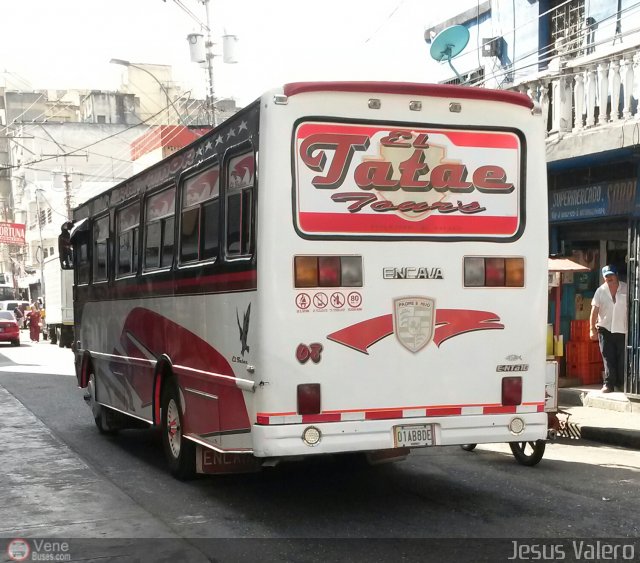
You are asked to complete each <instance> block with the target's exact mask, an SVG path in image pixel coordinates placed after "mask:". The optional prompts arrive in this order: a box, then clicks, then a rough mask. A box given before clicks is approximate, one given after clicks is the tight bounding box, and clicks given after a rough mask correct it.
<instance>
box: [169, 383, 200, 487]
mask: <svg viewBox="0 0 640 563" xmlns="http://www.w3.org/2000/svg"><path fill="white" fill-rule="evenodd" d="M183 431H184V423H183V418H182V409H181V408H180V394H179V393H178V386H177V384H176V382H175V380H173V379H169V380H167V382H166V383H165V385H164V389H163V392H162V444H163V446H164V453H165V456H166V458H167V462H168V463H169V471H170V472H171V474H172V475H173V476H174V477H176V478H178V479H182V480H187V479H192V478H193V477H194V476H195V473H196V446H195V444H194V443H193V442H191V441H190V440H185V439H184V436H183Z"/></svg>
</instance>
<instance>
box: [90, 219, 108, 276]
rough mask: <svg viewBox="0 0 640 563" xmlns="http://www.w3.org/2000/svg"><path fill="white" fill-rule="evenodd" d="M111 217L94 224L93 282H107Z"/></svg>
mask: <svg viewBox="0 0 640 563" xmlns="http://www.w3.org/2000/svg"><path fill="white" fill-rule="evenodd" d="M108 241H109V216H108V215H107V216H105V217H101V218H100V219H98V220H97V221H96V222H95V223H94V224H93V281H94V282H101V281H106V279H107V273H108V269H107V267H108Z"/></svg>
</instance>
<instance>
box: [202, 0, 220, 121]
mask: <svg viewBox="0 0 640 563" xmlns="http://www.w3.org/2000/svg"><path fill="white" fill-rule="evenodd" d="M210 1H211V0H202V3H203V4H204V9H205V13H206V17H207V25H206V27H207V39H206V41H205V44H204V46H205V48H206V53H207V76H208V79H209V80H208V84H207V86H208V88H207V90H208V91H207V110H208V112H209V116H210V117H209V121H210V122H211V125H213V126H214V127H215V126H216V125H218V123H217V119H216V103H215V97H214V96H215V90H214V87H213V57H214V54H213V41H212V40H211V18H210V13H209V2H210Z"/></svg>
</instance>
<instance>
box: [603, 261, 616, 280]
mask: <svg viewBox="0 0 640 563" xmlns="http://www.w3.org/2000/svg"><path fill="white" fill-rule="evenodd" d="M611 275H613V276H617V275H618V269H617V268H616V267H615V266H614V265H613V264H607V265H606V266H605V267H604V268H602V277H603V278H604V277H606V276H611Z"/></svg>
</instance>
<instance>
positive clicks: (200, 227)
mask: <svg viewBox="0 0 640 563" xmlns="http://www.w3.org/2000/svg"><path fill="white" fill-rule="evenodd" d="M219 179H220V167H219V166H218V165H215V166H213V167H211V168H208V169H207V170H204V171H203V172H201V173H199V174H197V175H196V176H193V177H191V178H188V179H187V180H186V181H185V183H184V184H183V186H182V217H181V226H180V262H181V263H185V262H193V261H197V260H207V259H209V258H215V257H217V256H218V245H219V241H218V224H219V219H218V213H219V210H220V204H219V196H220V183H219Z"/></svg>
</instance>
